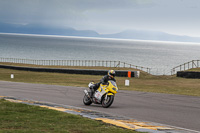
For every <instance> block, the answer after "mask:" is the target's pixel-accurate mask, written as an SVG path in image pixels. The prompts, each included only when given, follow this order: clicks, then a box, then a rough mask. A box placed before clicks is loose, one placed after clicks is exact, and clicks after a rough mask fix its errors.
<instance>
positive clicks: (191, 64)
mask: <svg viewBox="0 0 200 133" xmlns="http://www.w3.org/2000/svg"><path fill="white" fill-rule="evenodd" d="M199 67H200V60H192V61H189V62H186V63H184V64H182V65H179V66H176V67H174V68H173V69H172V70H171V74H172V75H173V74H176V72H177V71H185V70H188V69H192V68H199Z"/></svg>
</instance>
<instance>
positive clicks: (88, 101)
mask: <svg viewBox="0 0 200 133" xmlns="http://www.w3.org/2000/svg"><path fill="white" fill-rule="evenodd" d="M83 103H84V104H85V105H90V104H92V101H91V100H90V98H89V97H88V96H87V95H84V97H83Z"/></svg>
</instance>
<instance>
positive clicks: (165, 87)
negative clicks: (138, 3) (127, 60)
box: [0, 64, 200, 96]
mask: <svg viewBox="0 0 200 133" xmlns="http://www.w3.org/2000/svg"><path fill="white" fill-rule="evenodd" d="M15 65H16V64H15ZM76 68H80V67H76ZM81 68H82V69H86V67H84V68H83V67H81ZM91 68H93V69H95V68H96V67H91ZM91 68H90V69H91ZM88 69H89V68H88ZM98 69H107V70H108V69H114V70H119V69H123V70H124V69H125V68H104V67H103V68H102V67H101V68H99V67H98ZM129 70H130V69H129ZM10 74H14V76H15V78H14V79H11V78H10ZM101 78H102V76H94V75H78V74H62V73H45V72H30V71H17V70H10V69H0V80H4V81H14V82H27V83H38V84H51V85H64V86H79V87H87V85H88V83H89V82H90V81H95V82H99V81H100V79H101ZM125 79H129V80H130V86H129V87H126V86H125V85H124V84H125ZM116 80H117V85H118V88H119V89H120V90H134V91H143V92H154V93H167V94H179V95H190V96H200V79H185V78H179V77H176V76H153V75H149V74H147V73H145V72H142V73H141V77H140V78H127V77H116Z"/></svg>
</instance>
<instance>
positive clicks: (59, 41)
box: [0, 34, 200, 74]
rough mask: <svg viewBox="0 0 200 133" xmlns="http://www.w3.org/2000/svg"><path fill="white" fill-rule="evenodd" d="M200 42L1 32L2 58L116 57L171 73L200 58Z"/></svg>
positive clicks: (84, 58) (62, 58)
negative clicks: (172, 70)
mask: <svg viewBox="0 0 200 133" xmlns="http://www.w3.org/2000/svg"><path fill="white" fill-rule="evenodd" d="M199 51H200V44H195V43H175V42H156V41H136V40H114V39H97V38H78V37H58V36H34V35H10V34H0V57H5V58H24V59H44V60H46V59H48V60H52V59H55V60H116V61H123V62H127V63H130V64H133V65H138V66H143V67H150V68H152V70H151V72H152V74H170V70H171V69H172V68H173V67H175V66H177V65H180V64H183V63H185V62H188V61H191V60H197V59H200V54H199V53H200V52H199Z"/></svg>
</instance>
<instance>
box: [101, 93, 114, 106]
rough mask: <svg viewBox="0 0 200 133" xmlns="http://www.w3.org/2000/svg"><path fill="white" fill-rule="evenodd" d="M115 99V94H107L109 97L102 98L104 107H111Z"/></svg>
mask: <svg viewBox="0 0 200 133" xmlns="http://www.w3.org/2000/svg"><path fill="white" fill-rule="evenodd" d="M113 101H114V96H113V95H109V96H107V99H105V98H104V99H103V100H102V106H103V107H104V108H108V107H110V106H111V105H112V103H113Z"/></svg>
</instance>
